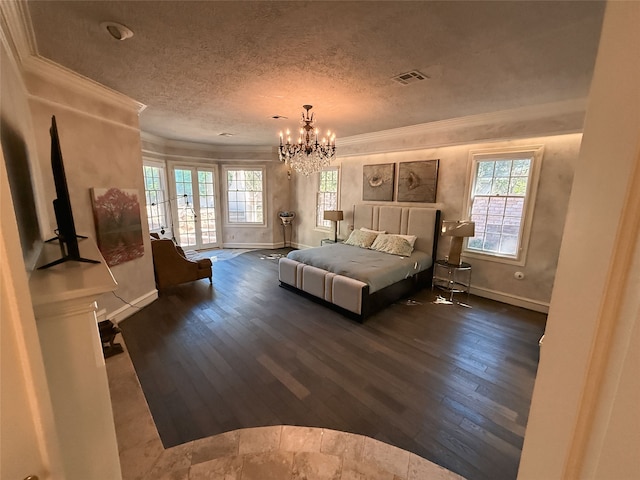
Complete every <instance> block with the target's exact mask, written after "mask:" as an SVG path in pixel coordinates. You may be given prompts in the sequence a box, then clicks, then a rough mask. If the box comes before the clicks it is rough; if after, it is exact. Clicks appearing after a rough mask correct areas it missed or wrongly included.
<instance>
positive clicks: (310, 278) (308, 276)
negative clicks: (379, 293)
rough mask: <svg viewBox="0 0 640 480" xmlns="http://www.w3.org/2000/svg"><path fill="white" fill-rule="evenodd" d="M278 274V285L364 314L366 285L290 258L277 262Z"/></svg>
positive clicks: (367, 287) (367, 289) (367, 288)
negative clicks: (288, 286) (280, 284)
mask: <svg viewBox="0 0 640 480" xmlns="http://www.w3.org/2000/svg"><path fill="white" fill-rule="evenodd" d="M279 271H280V274H279V276H280V282H281V283H285V284H287V285H290V286H292V287H295V288H297V289H298V290H302V291H303V292H306V293H308V294H310V295H313V296H314V297H318V298H320V299H322V300H324V301H326V302H329V303H332V304H334V305H337V306H338V307H341V308H344V309H345V310H348V311H350V312H353V313H355V314H357V315H362V314H363V311H362V309H363V302H362V300H363V298H364V297H366V296H367V295H368V294H369V286H368V285H367V284H366V283H364V282H361V281H359V280H354V279H353V278H349V277H344V276H342V275H336V274H335V273H332V272H328V271H326V270H323V269H321V268H317V267H312V266H310V265H306V264H304V263H300V262H296V261H295V260H291V259H289V258H281V259H280V263H279Z"/></svg>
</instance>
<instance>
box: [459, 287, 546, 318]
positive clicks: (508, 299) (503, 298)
mask: <svg viewBox="0 0 640 480" xmlns="http://www.w3.org/2000/svg"><path fill="white" fill-rule="evenodd" d="M471 294H472V295H477V296H478V297H484V298H489V299H491V300H496V301H498V302H502V303H507V304H509V305H514V306H516V307H522V308H526V309H528V310H533V311H534V312H541V313H549V304H548V303H547V302H541V301H539V300H532V299H530V298H525V297H519V296H517V295H511V294H509V293H503V292H497V291H495V290H490V289H488V288H482V287H473V286H472V287H471Z"/></svg>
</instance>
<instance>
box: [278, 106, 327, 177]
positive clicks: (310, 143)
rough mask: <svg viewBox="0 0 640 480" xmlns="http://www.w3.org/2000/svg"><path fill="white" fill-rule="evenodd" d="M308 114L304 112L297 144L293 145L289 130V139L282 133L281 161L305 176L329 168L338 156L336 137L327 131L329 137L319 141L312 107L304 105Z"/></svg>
mask: <svg viewBox="0 0 640 480" xmlns="http://www.w3.org/2000/svg"><path fill="white" fill-rule="evenodd" d="M302 108H304V109H305V110H306V112H302V122H301V123H300V124H301V125H302V126H301V127H300V136H299V137H298V142H297V143H291V134H290V132H289V130H287V138H286V143H285V138H284V136H283V134H282V132H280V148H279V149H278V151H279V153H280V161H282V162H285V163H287V164H288V165H289V167H290V168H293V169H294V170H295V171H296V172H298V173H302V174H304V175H307V176H309V175H311V174H312V173H314V172H318V171H320V170H322V168H323V167H328V166H329V163H330V162H331V160H333V158H334V157H335V154H336V135H335V133H333V134H332V133H331V131H327V136H326V137H324V138H323V139H322V140H319V135H320V130H318V129H317V128H314V126H313V113H311V114H310V113H309V110H311V109H312V108H313V106H311V105H303V106H302Z"/></svg>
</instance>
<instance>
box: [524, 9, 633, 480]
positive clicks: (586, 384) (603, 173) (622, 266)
mask: <svg viewBox="0 0 640 480" xmlns="http://www.w3.org/2000/svg"><path fill="white" fill-rule="evenodd" d="M639 24H640V3H638V2H609V3H608V5H607V10H606V13H605V18H604V24H603V29H602V36H601V42H600V47H599V52H598V57H597V60H596V65H595V71H594V77H593V81H592V87H591V94H590V98H589V105H588V109H587V117H586V121H585V128H584V138H583V143H582V150H581V152H580V157H579V164H578V167H577V168H576V172H575V179H574V183H573V191H572V194H571V200H570V203H569V209H568V215H567V222H566V229H565V234H564V238H563V240H562V248H561V252H560V260H559V266H558V273H557V277H556V286H555V289H554V292H553V298H552V301H551V308H550V311H549V318H548V322H547V329H546V333H545V339H544V343H543V346H542V349H541V356H540V364H539V367H538V376H537V380H536V384H535V387H534V392H533V397H532V402H531V413H530V416H529V422H528V425H527V431H526V436H525V442H524V447H523V451H522V459H521V463H520V471H519V475H518V478H520V479H522V480H525V479H527V480H528V479H531V480H537V479H541V478H545V479H547V478H548V479H556V478H557V479H560V478H563V479H564V478H566V479H574V478H576V479H577V478H580V479H616V480H626V479H636V478H640V462H639V461H638V452H640V415H639V414H638V405H640V381H639V378H640V376H639V375H638V368H639V367H640V363H639V356H638V341H639V329H640V295H638V292H639V291H640V275H639V273H638V269H639V267H640V265H639V264H640V194H639V193H640V192H639V191H638V185H639V184H640V58H639V57H638V55H637V52H638V49H637V48H632V46H636V47H637V46H639V45H640V29H638V25H639Z"/></svg>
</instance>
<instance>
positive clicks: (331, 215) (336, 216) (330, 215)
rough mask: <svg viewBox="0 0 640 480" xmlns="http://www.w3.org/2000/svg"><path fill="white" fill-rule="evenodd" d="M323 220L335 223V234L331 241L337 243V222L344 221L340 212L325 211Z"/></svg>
mask: <svg viewBox="0 0 640 480" xmlns="http://www.w3.org/2000/svg"><path fill="white" fill-rule="evenodd" d="M324 219H325V220H331V221H332V222H335V226H334V229H335V234H334V236H333V241H334V242H335V243H338V222H339V221H341V220H343V219H344V215H343V213H342V210H325V211H324Z"/></svg>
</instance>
